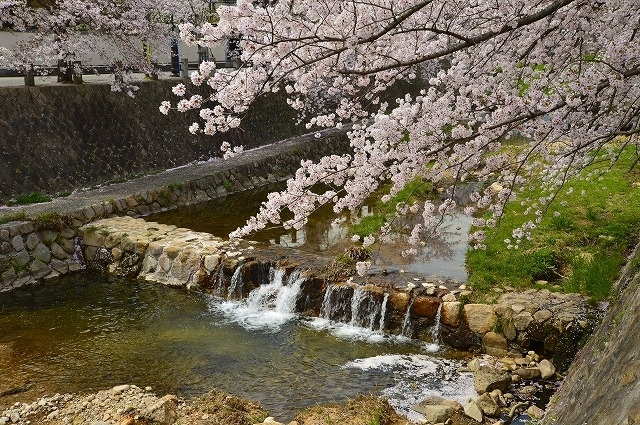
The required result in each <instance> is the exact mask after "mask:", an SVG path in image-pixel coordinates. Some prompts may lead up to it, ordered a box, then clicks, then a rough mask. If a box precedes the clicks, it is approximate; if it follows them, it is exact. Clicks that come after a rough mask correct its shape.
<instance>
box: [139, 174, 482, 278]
mask: <svg viewBox="0 0 640 425" xmlns="http://www.w3.org/2000/svg"><path fill="white" fill-rule="evenodd" d="M277 189H278V187H274V186H270V187H264V188H259V189H255V190H251V191H245V192H241V193H236V194H233V195H229V196H226V197H223V198H218V199H214V200H212V201H209V202H205V203H201V204H196V205H192V206H188V207H183V208H180V209H177V210H173V211H167V212H163V213H158V214H153V215H150V216H148V217H146V219H147V220H150V221H157V222H159V223H164V224H173V225H176V226H179V227H186V228H190V229H193V230H196V231H200V232H207V233H211V234H214V235H217V236H220V237H226V236H227V235H228V234H229V233H230V232H232V231H233V230H235V229H236V228H238V227H240V226H242V225H244V223H245V222H246V220H247V219H248V218H249V217H250V216H251V215H253V214H255V213H256V212H257V211H258V209H259V207H260V204H261V202H262V201H263V200H264V199H266V196H267V194H268V193H269V192H271V191H274V190H277ZM375 212H376V200H375V199H372V200H371V201H370V202H368V203H366V204H364V205H362V206H361V207H360V208H359V210H358V211H357V214H350V213H348V212H346V213H342V214H341V215H340V216H339V217H338V219H339V222H340V226H338V227H333V226H332V224H331V223H332V221H333V220H334V219H335V218H336V217H335V214H334V212H333V209H332V207H331V206H330V205H325V206H322V207H320V208H319V209H318V210H317V211H315V212H314V213H313V214H312V215H311V216H310V217H309V222H308V223H307V224H306V225H305V226H304V227H303V228H302V229H300V230H294V229H290V230H286V229H283V228H282V227H272V228H268V229H265V230H262V231H260V232H258V233H256V234H254V235H252V236H250V237H249V238H248V239H251V240H254V241H257V242H261V243H264V244H268V245H271V246H278V247H284V248H296V249H302V250H305V251H307V252H311V253H315V254H319V255H326V256H333V255H336V254H338V253H341V252H343V250H344V248H345V247H347V246H350V245H351V241H350V234H349V226H350V225H351V224H355V223H358V222H359V221H360V220H362V219H363V218H364V217H367V216H370V215H372V214H374V213H375ZM398 225H400V226H404V227H405V228H407V227H408V228H410V226H412V225H411V223H410V222H408V221H407V220H406V219H405V220H404V221H402V220H399V221H398ZM470 226H471V218H470V217H468V216H465V215H464V214H452V215H449V216H446V217H445V218H444V220H443V223H442V226H441V228H440V233H439V234H438V235H434V236H433V237H431V238H430V239H429V240H428V241H427V243H426V244H425V245H424V246H423V247H420V249H419V251H418V255H417V256H414V257H403V256H402V252H403V251H404V250H406V249H407V248H410V246H409V245H407V244H406V242H405V241H404V240H403V239H398V240H397V241H396V243H395V244H393V245H387V246H381V247H377V248H376V251H375V252H374V254H375V256H374V257H375V260H374V265H375V266H378V267H383V268H389V267H391V268H393V267H399V268H402V269H405V270H407V271H412V272H416V273H421V274H425V275H438V276H446V277H450V278H453V279H455V280H458V281H461V282H464V281H466V279H467V273H466V270H465V267H464V264H465V253H466V250H467V239H466V238H467V233H468V231H469V228H470Z"/></svg>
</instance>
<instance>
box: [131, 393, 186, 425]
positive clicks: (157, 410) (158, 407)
mask: <svg viewBox="0 0 640 425" xmlns="http://www.w3.org/2000/svg"><path fill="white" fill-rule="evenodd" d="M177 407H178V398H177V397H176V396H175V395H171V394H169V395H166V396H164V397H162V398H161V399H159V400H158V401H156V402H155V403H153V404H152V405H151V406H149V407H147V408H146V409H144V410H143V411H142V412H141V413H140V417H142V418H144V419H146V420H148V421H149V422H151V423H158V424H160V425H173V424H174V423H175V422H176V420H177V419H178V413H177ZM154 421H155V422H154Z"/></svg>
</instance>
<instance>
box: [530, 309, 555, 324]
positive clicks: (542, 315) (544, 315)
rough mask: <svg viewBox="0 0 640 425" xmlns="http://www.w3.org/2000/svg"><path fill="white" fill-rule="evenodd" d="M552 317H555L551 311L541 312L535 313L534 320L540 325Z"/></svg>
mask: <svg viewBox="0 0 640 425" xmlns="http://www.w3.org/2000/svg"><path fill="white" fill-rule="evenodd" d="M552 317H553V313H551V312H550V311H549V310H539V311H536V312H535V313H533V318H534V319H535V321H536V322H538V323H543V322H546V321H547V320H549V319H551V318H552Z"/></svg>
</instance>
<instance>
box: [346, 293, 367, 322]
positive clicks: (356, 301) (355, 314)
mask: <svg viewBox="0 0 640 425" xmlns="http://www.w3.org/2000/svg"><path fill="white" fill-rule="evenodd" d="M366 298H367V294H366V293H365V292H364V291H363V290H362V289H360V288H356V289H354V291H353V296H352V297H351V320H350V321H349V324H350V325H351V326H358V324H359V323H358V322H359V321H361V319H362V317H361V315H360V314H359V313H360V305H361V304H362V303H363V301H365V300H366Z"/></svg>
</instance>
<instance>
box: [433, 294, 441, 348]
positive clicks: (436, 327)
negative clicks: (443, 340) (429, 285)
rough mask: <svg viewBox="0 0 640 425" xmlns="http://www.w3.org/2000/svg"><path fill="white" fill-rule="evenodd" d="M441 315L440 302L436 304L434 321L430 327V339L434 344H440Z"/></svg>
mask: <svg viewBox="0 0 640 425" xmlns="http://www.w3.org/2000/svg"><path fill="white" fill-rule="evenodd" d="M441 315H442V303H440V305H438V312H437V313H436V319H435V323H434V324H433V326H432V327H431V339H432V341H433V343H434V344H440V316H441Z"/></svg>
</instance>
